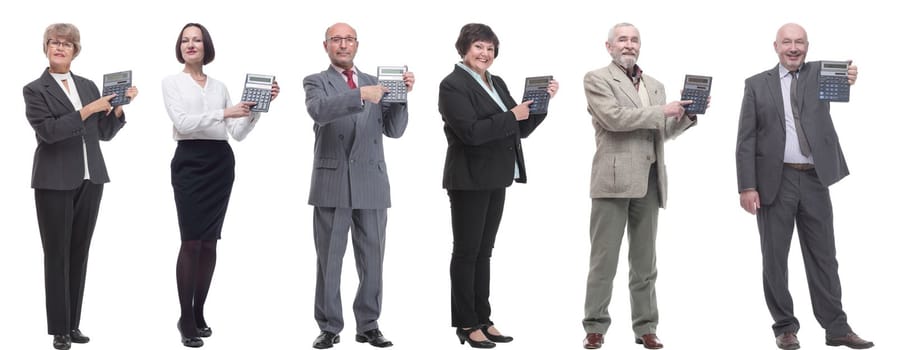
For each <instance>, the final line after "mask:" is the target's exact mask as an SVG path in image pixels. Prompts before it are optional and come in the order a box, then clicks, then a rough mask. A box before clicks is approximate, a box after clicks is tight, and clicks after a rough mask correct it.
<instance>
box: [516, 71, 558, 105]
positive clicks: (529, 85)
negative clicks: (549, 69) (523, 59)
mask: <svg viewBox="0 0 897 350" xmlns="http://www.w3.org/2000/svg"><path fill="white" fill-rule="evenodd" d="M551 79H554V77H553V76H551V75H545V76H541V77H529V78H526V82H525V83H524V85H523V101H529V100H532V101H533V103H532V104H531V105H529V113H530V114H547V113H548V100H550V99H551V96H550V95H549V94H548V83H550V82H551Z"/></svg>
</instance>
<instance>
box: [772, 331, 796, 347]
mask: <svg viewBox="0 0 897 350" xmlns="http://www.w3.org/2000/svg"><path fill="white" fill-rule="evenodd" d="M776 346H778V347H779V349H783V350H797V349H800V342H799V341H798V340H797V333H794V332H785V333H782V334H779V335H777V336H776Z"/></svg>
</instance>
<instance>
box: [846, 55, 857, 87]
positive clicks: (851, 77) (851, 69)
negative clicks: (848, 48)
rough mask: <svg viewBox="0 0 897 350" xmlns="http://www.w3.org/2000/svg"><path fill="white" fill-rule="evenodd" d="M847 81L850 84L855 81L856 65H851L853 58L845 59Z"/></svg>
mask: <svg viewBox="0 0 897 350" xmlns="http://www.w3.org/2000/svg"><path fill="white" fill-rule="evenodd" d="M847 65H848V67H847V82H848V83H849V84H850V85H853V83H856V81H857V66H854V65H853V60H847Z"/></svg>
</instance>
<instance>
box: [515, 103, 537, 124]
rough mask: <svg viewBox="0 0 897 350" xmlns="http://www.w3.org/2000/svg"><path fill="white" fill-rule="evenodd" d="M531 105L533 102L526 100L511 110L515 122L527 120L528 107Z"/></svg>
mask: <svg viewBox="0 0 897 350" xmlns="http://www.w3.org/2000/svg"><path fill="white" fill-rule="evenodd" d="M531 104H533V100H528V101H523V102H522V103H520V104H519V105H516V106H514V108H511V112H514V118H515V119H517V121H521V120H527V119H529V105H531Z"/></svg>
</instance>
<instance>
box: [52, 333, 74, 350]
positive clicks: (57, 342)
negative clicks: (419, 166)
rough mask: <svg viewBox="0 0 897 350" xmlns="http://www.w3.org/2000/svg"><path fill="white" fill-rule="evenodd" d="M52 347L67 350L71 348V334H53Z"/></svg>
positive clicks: (57, 349)
mask: <svg viewBox="0 0 897 350" xmlns="http://www.w3.org/2000/svg"><path fill="white" fill-rule="evenodd" d="M53 348H54V349H56V350H69V349H71V348H72V336H71V335H68V334H54V335H53Z"/></svg>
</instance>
